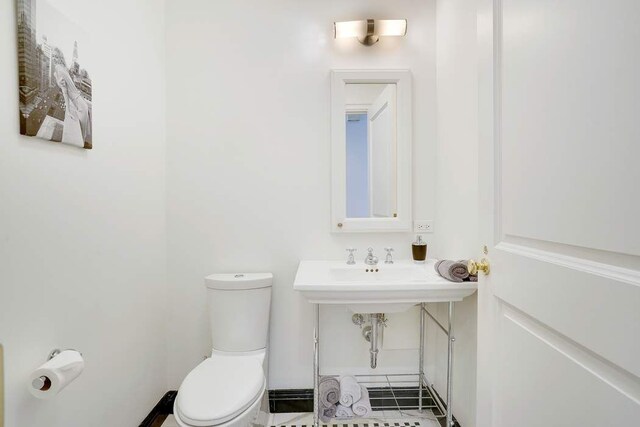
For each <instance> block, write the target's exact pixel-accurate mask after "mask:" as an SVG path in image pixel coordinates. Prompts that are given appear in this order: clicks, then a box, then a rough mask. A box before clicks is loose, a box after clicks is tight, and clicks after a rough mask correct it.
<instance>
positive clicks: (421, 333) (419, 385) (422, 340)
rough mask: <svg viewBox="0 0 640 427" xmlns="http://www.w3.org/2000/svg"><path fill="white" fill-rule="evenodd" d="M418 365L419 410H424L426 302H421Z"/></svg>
mask: <svg viewBox="0 0 640 427" xmlns="http://www.w3.org/2000/svg"><path fill="white" fill-rule="evenodd" d="M418 363H420V366H419V367H418V372H419V375H418V377H419V378H418V411H419V412H422V383H423V379H424V303H422V304H420V357H419V362H418Z"/></svg>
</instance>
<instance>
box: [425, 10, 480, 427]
mask: <svg viewBox="0 0 640 427" xmlns="http://www.w3.org/2000/svg"><path fill="white" fill-rule="evenodd" d="M436 11H437V13H436V21H437V75H438V79H437V90H438V106H437V110H438V112H437V117H438V151H437V157H438V179H437V183H438V185H437V199H436V209H437V214H436V227H437V231H438V234H437V249H438V250H437V253H436V255H437V257H438V258H450V259H461V258H475V257H477V256H478V254H480V247H481V244H480V242H479V241H478V148H477V145H478V136H477V132H478V95H477V92H478V84H477V59H476V56H477V55H476V49H477V47H476V46H477V43H476V7H475V1H469V0H438V2H437V7H436ZM476 304H477V299H476V295H475V294H474V295H473V296H472V297H469V298H466V299H465V300H463V301H462V302H460V303H456V308H455V320H456V321H455V323H454V332H455V337H456V342H455V357H454V381H453V383H454V394H453V413H454V415H455V416H456V418H457V419H458V421H459V422H460V424H461V425H463V426H464V427H473V426H475V404H476V402H475V393H476V342H477V339H476V330H477V322H476V319H477V309H476ZM429 310H431V311H432V312H434V313H436V315H437V317H438V318H439V319H440V321H441V322H443V323H445V322H446V319H447V305H446V304H430V305H429ZM445 324H446V323H445ZM427 325H428V330H427V336H428V339H427V344H428V345H427V348H428V349H429V352H428V353H429V354H428V357H427V365H428V368H427V373H428V375H429V377H430V378H431V379H432V381H434V382H435V385H436V389H437V390H438V392H439V393H440V395H441V396H445V395H446V394H445V390H446V362H447V340H446V338H445V336H444V335H443V334H442V333H441V332H440V331H438V330H437V327H435V326H434V325H433V323H432V322H431V321H430V320H429V321H428V322H427Z"/></svg>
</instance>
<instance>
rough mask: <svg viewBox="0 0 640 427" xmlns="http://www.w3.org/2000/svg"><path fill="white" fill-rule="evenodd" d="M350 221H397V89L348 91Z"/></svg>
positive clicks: (356, 87)
mask: <svg viewBox="0 0 640 427" xmlns="http://www.w3.org/2000/svg"><path fill="white" fill-rule="evenodd" d="M345 91H346V92H345V93H346V103H345V128H346V132H345V145H346V147H345V150H346V156H347V159H346V160H347V162H346V169H347V170H346V174H347V176H346V186H347V212H346V217H347V218H394V217H397V212H396V205H397V194H396V185H395V180H396V161H395V160H396V159H395V157H396V156H395V155H396V85H395V84H366V83H349V84H347V85H346V88H345Z"/></svg>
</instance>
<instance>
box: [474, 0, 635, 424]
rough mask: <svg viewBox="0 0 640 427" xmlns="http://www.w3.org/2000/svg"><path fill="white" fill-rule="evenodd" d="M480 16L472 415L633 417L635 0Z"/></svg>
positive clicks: (537, 0)
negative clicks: (481, 264)
mask: <svg viewBox="0 0 640 427" xmlns="http://www.w3.org/2000/svg"><path fill="white" fill-rule="evenodd" d="M478 12H479V14H478V36H479V47H480V50H479V64H480V74H479V89H480V92H479V99H480V109H479V114H480V120H479V123H480V141H481V142H480V153H481V154H480V156H481V159H480V168H481V174H480V175H481V176H480V188H481V220H482V222H481V223H482V224H483V229H482V233H481V234H482V238H483V243H486V245H487V246H488V255H483V254H481V253H480V252H479V256H480V257H482V256H486V258H488V259H489V261H490V263H491V272H490V274H489V275H488V276H485V277H482V278H481V280H480V283H479V307H478V311H479V320H478V321H479V330H478V418H477V419H478V427H516V426H517V427H534V426H535V427H538V426H545V427H547V426H563V427H565V426H566V427H591V426H593V427H596V426H597V427H614V426H640V48H639V47H638V46H639V45H640V1H638V0H610V1H602V0H561V1H558V0H480V9H479V11H478Z"/></svg>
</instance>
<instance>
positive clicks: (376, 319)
mask: <svg viewBox="0 0 640 427" xmlns="http://www.w3.org/2000/svg"><path fill="white" fill-rule="evenodd" d="M379 326H380V314H372V315H371V347H370V349H369V353H371V369H376V367H377V366H378V328H379Z"/></svg>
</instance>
